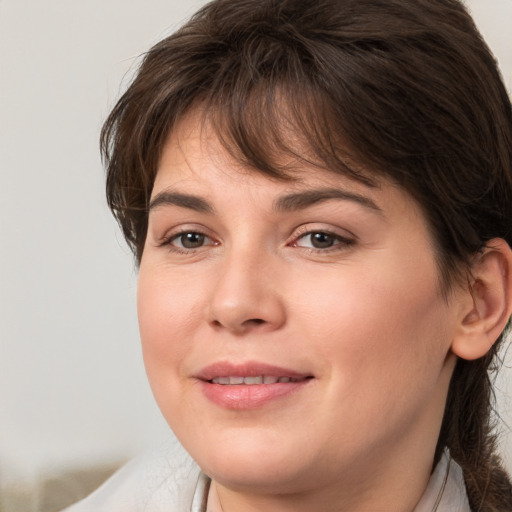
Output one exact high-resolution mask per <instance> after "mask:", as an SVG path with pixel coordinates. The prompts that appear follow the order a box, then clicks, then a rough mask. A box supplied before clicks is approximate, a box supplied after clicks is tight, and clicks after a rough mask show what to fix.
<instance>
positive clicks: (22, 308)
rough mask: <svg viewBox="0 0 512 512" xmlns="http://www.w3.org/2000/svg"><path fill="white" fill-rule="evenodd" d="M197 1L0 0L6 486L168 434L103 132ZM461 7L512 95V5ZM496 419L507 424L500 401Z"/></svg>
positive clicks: (510, 374) (2, 473) (511, 0)
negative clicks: (132, 74) (141, 61)
mask: <svg viewBox="0 0 512 512" xmlns="http://www.w3.org/2000/svg"><path fill="white" fill-rule="evenodd" d="M202 3H204V2H202V1H201V0H180V1H176V0H146V1H144V2H142V1H134V2H127V1H123V0H89V1H87V2H79V1H77V0H49V1H40V0H0V172H1V187H0V244H1V249H0V485H2V484H6V483H7V482H10V481H30V480H33V479H35V478H37V477H38V475H40V474H42V473H45V472H47V471H50V470H54V469H55V468H57V469H59V468H66V467H69V468H72V467H76V466H81V465H89V464H98V463H100V462H104V461H105V462H112V461H118V460H122V459H125V458H127V457H129V456H131V455H133V454H135V453H136V452H138V451H140V450H142V449H143V448H145V447H147V446H148V445H150V444H151V443H152V442H154V441H155V440H158V439H162V438H164V437H166V436H168V435H169V433H168V429H167V427H166V425H165V424H164V422H163V420H162V419H161V417H160V414H159V412H158V410H157V408H156V406H155V405H154V403H153V399H152V397H151V393H150V390H149V387H148V385H147V383H146V378H145V375H144V369H143V366H142V360H141V355H140V349H139V342H138V331H137V323H136V311H135V289H136V274H135V271H134V269H133V265H132V259H131V256H130V254H129V253H128V250H127V249H126V247H125V245H124V242H123V241H122V237H121V235H120V234H119V232H118V229H117V226H116V225H115V223H114V221H113V220H112V218H111V216H110V214H109V212H108V211H107V208H106V206H105V201H104V192H103V171H102V167H101V163H100V160H99V155H98V144H97V140H98V134H99V130H100V126H101V123H102V120H103V119H104V117H105V116H106V114H107V112H108V110H109V108H110V107H112V106H113V104H114V102H115V100H116V98H117V97H118V95H119V91H120V83H121V81H122V79H123V77H125V75H126V73H128V76H129V70H130V69H132V70H133V65H134V62H135V58H136V57H137V56H138V55H139V54H140V53H141V52H143V51H144V50H145V49H147V48H149V46H150V45H151V44H153V43H155V42H156V41H157V40H159V39H161V38H162V37H163V36H164V35H165V34H167V33H168V32H169V31H170V30H172V28H175V27H176V26H177V25H179V24H180V23H181V22H182V21H183V20H184V19H185V18H187V17H188V16H189V15H191V14H192V13H193V12H194V11H195V10H196V9H197V7H198V6H199V5H201V4H202ZM468 5H469V6H470V8H471V9H472V11H473V13H474V16H475V18H476V20H477V23H478V24H479V26H480V28H481V30H482V31H483V33H484V35H485V36H486V38H487V40H488V42H489V44H490V45H491V47H492V48H493V50H494V52H495V54H496V55H497V57H498V59H499V61H500V64H501V67H502V70H503V73H504V75H505V80H506V83H507V86H508V88H509V90H512V30H511V26H512V0H472V1H469V2H468ZM125 83H126V77H125ZM503 376H504V379H503V381H502V382H501V384H500V387H501V388H503V389H505V390H506V389H507V386H508V388H509V389H510V390H512V386H511V385H510V382H511V381H512V370H510V369H508V370H506V372H504V374H503ZM502 395H503V394H502V393H499V396H501V397H502ZM502 398H503V397H502ZM501 413H502V415H503V417H504V419H505V420H506V421H508V422H511V421H512V415H511V413H510V407H509V404H507V403H506V401H504V400H503V399H502V400H501ZM503 450H504V452H505V454H506V455H507V456H508V457H509V465H510V466H511V468H512V463H511V462H512V457H511V456H510V455H512V443H511V442H510V439H505V442H504V444H503Z"/></svg>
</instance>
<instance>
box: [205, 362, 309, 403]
mask: <svg viewBox="0 0 512 512" xmlns="http://www.w3.org/2000/svg"><path fill="white" fill-rule="evenodd" d="M196 378H197V379H198V380H199V381H200V382H201V387H202V391H203V393H204V395H205V396H206V398H207V399H209V400H210V401H212V402H213V403H215V404H217V405H219V406H221V407H223V408H226V409H237V410H241V409H254V408H258V407H261V406H263V405H265V404H267V403H269V402H272V401H274V400H277V399H280V398H283V397H285V396H287V395H291V394H292V393H295V392H297V391H299V390H300V389H303V388H305V387H306V385H307V384H308V383H309V382H310V381H311V380H312V379H313V376H312V375H310V374H306V373H301V372H297V371H295V370H292V369H288V368H283V367H279V366H273V365H268V364H264V363H257V362H249V363H244V364H232V363H228V362H219V363H214V364H212V365H209V366H207V367H205V368H203V369H202V370H201V371H200V372H199V374H198V375H197V376H196Z"/></svg>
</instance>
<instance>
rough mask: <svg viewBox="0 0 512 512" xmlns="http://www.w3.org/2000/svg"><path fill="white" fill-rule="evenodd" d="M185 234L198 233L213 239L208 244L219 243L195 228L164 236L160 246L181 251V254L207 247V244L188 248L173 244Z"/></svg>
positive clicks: (173, 250) (177, 251)
mask: <svg viewBox="0 0 512 512" xmlns="http://www.w3.org/2000/svg"><path fill="white" fill-rule="evenodd" d="M184 235H198V236H200V237H204V238H205V239H208V240H211V241H212V243H211V244H207V245H218V243H217V242H215V241H213V240H212V238H211V237H209V236H208V235H207V234H206V233H203V232H201V231H199V230H193V229H183V230H181V231H179V232H178V233H173V234H172V235H170V236H168V237H166V238H164V239H163V240H162V242H161V243H160V244H158V245H159V247H168V249H169V250H170V251H172V252H176V253H180V254H190V253H191V252H195V251H197V250H198V249H202V248H203V247H205V245H201V246H199V247H194V248H186V247H178V246H176V245H173V242H174V241H175V240H178V239H179V238H181V237H183V236H184Z"/></svg>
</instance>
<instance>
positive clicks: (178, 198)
mask: <svg viewBox="0 0 512 512" xmlns="http://www.w3.org/2000/svg"><path fill="white" fill-rule="evenodd" d="M163 205H173V206H181V207H182V208H189V209H190V210H195V211H197V212H200V213H213V212H214V208H213V206H212V205H211V204H210V203H209V202H208V201H206V200H205V199H203V198H202V197H199V196H194V195H191V194H182V193H180V192H169V191H165V190H164V191H163V192H159V193H158V194H157V195H156V196H155V197H154V198H153V199H152V200H151V202H150V203H149V211H151V210H154V209H155V208H158V207H159V206H163Z"/></svg>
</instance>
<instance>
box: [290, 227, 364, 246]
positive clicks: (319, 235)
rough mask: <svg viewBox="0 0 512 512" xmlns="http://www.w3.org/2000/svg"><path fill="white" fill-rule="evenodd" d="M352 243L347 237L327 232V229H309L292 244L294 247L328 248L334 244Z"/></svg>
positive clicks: (346, 244)
mask: <svg viewBox="0 0 512 512" xmlns="http://www.w3.org/2000/svg"><path fill="white" fill-rule="evenodd" d="M353 243H354V241H353V240H350V239H349V238H345V237H342V236H340V235H336V234H334V233H329V232H328V231H310V232H309V233H305V234H303V235H302V236H300V237H299V238H297V240H296V241H295V243H294V244H293V245H294V246H295V247H306V248H309V249H317V250H322V249H330V248H332V247H335V246H339V245H341V246H348V245H352V244H353Z"/></svg>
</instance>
